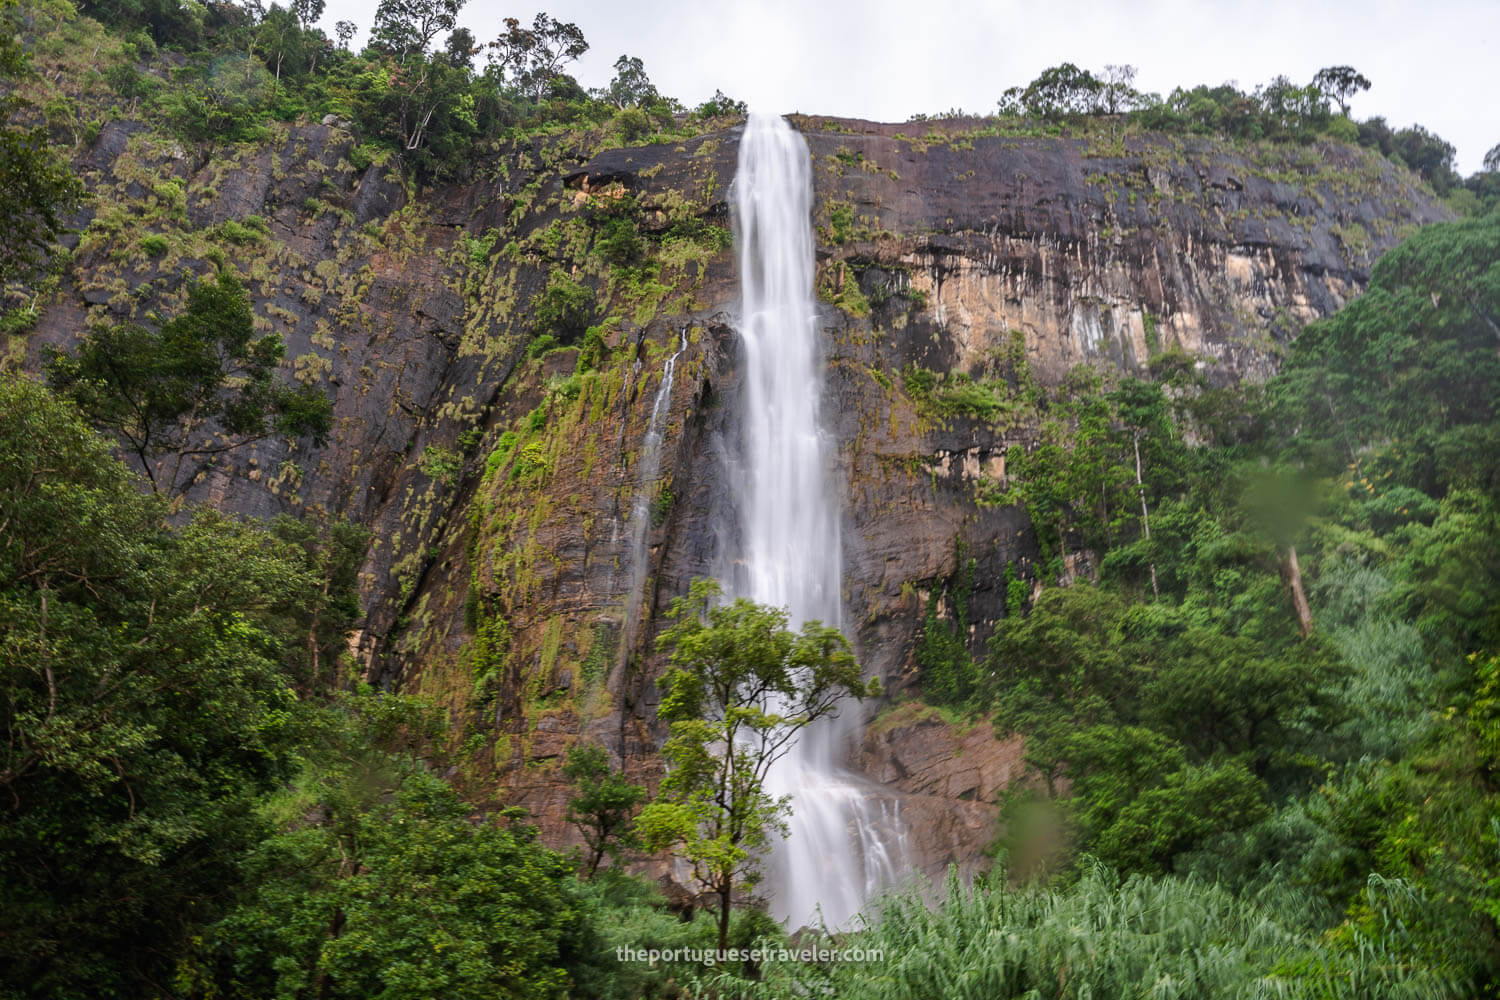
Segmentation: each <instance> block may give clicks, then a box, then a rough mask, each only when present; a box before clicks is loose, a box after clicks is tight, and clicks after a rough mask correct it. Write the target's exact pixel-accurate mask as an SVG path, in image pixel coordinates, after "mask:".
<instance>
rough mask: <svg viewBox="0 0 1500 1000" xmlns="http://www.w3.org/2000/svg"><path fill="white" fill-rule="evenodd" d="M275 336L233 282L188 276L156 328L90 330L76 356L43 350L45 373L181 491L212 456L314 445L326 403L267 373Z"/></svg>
mask: <svg viewBox="0 0 1500 1000" xmlns="http://www.w3.org/2000/svg"><path fill="white" fill-rule="evenodd" d="M281 357H282V345H281V338H280V337H279V336H276V335H275V334H267V335H266V336H264V337H260V338H255V327H254V321H253V317H252V314H251V311H250V302H249V299H248V298H247V297H246V295H245V292H244V289H243V288H242V287H241V286H240V283H239V281H238V280H237V279H236V278H235V277H234V276H233V275H232V274H229V273H228V272H220V273H219V275H218V276H217V277H216V278H215V279H214V280H213V281H194V282H193V283H192V284H191V285H190V286H189V287H188V301H187V306H186V308H185V309H184V310H183V312H182V313H180V314H179V315H177V316H175V317H173V318H171V319H169V320H167V321H166V322H163V323H161V324H160V325H159V326H158V327H157V328H156V329H152V328H150V327H146V326H141V325H137V324H134V323H122V324H118V325H115V326H110V327H103V328H100V329H96V330H95V332H94V333H92V334H91V335H89V336H88V337H86V338H85V339H84V340H83V342H82V343H81V344H80V345H79V347H78V352H77V353H76V354H72V355H69V354H64V353H61V352H57V351H53V352H52V353H51V354H50V356H49V358H48V360H47V377H48V379H49V381H50V382H51V383H52V384H53V386H54V387H56V388H57V389H59V390H60V391H62V392H64V393H66V394H67V395H68V396H70V397H71V398H72V399H73V400H74V401H75V402H76V403H77V404H78V406H79V408H80V409H81V410H82V412H83V413H84V415H85V416H86V417H87V418H88V420H89V422H90V423H92V424H93V425H94V426H95V427H98V428H100V429H101V430H106V431H108V432H110V433H111V434H114V435H116V436H118V437H119V438H120V440H121V442H122V443H123V445H124V447H125V449H126V451H127V452H128V453H129V454H130V455H131V456H132V457H133V458H134V459H135V460H136V462H137V463H138V464H139V466H140V469H141V471H142V472H144V473H145V475H146V477H147V479H148V480H149V481H150V483H151V486H152V488H153V489H154V490H155V491H157V492H158V493H160V494H162V495H163V496H168V497H171V496H177V495H179V494H181V493H184V492H186V491H187V490H188V489H190V488H191V487H192V485H193V484H194V483H195V482H196V481H197V479H198V477H199V476H201V475H202V474H203V473H204V472H206V471H207V470H209V469H210V468H212V467H213V464H214V462H215V460H216V459H217V458H218V456H220V455H222V454H224V453H225V452H227V451H230V450H232V449H234V448H238V447H240V446H242V445H245V444H248V443H249V442H251V441H255V440H259V439H261V438H264V437H267V436H269V435H271V434H281V435H285V436H288V437H299V436H302V435H309V436H311V437H312V438H313V440H314V441H315V442H316V443H318V444H320V445H321V444H322V443H323V441H324V439H325V438H326V437H327V434H328V432H329V430H330V429H331V428H332V405H331V404H330V403H329V400H328V397H327V396H325V395H324V394H323V393H322V392H321V391H320V390H318V389H317V388H316V387H315V386H300V387H298V388H295V389H294V388H292V387H291V386H289V385H287V384H286V383H285V382H283V381H281V380H280V379H279V378H278V377H277V371H276V369H277V363H278V362H279V361H280V360H281Z"/></svg>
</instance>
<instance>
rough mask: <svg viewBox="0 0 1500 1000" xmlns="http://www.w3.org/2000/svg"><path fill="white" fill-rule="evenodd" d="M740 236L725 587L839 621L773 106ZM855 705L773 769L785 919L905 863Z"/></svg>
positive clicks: (785, 166)
mask: <svg viewBox="0 0 1500 1000" xmlns="http://www.w3.org/2000/svg"><path fill="white" fill-rule="evenodd" d="M731 200H732V203H733V209H734V223H735V233H736V238H737V239H738V241H739V256H740V282H741V295H742V301H741V315H740V328H739V334H740V342H741V350H742V360H743V363H744V369H743V371H744V379H743V388H742V390H741V397H740V407H741V422H740V427H741V441H740V445H741V451H740V455H739V462H738V464H737V466H735V467H734V468H733V469H732V470H731V475H732V477H733V480H734V481H733V482H732V483H731V485H732V486H733V487H734V490H735V499H736V505H735V506H736V510H735V513H736V515H737V518H738V529H739V530H738V539H739V558H738V559H737V560H736V562H735V564H734V567H733V570H732V572H730V573H727V574H725V576H726V577H727V579H726V580H725V584H726V587H725V589H726V590H727V591H728V593H729V596H730V597H746V598H749V599H750V600H753V601H756V602H759V603H761V604H769V605H772V606H775V607H782V608H786V609H787V611H788V612H789V614H790V617H791V621H792V625H793V627H800V626H801V625H802V624H803V623H805V622H807V621H810V620H813V619H816V620H819V621H822V622H824V623H825V624H829V625H834V626H841V625H842V618H843V613H842V612H843V597H842V550H841V544H840V538H839V521H840V511H839V508H840V502H839V497H840V491H839V489H838V486H837V480H836V479H835V477H834V476H833V468H832V454H833V449H832V448H831V447H830V445H829V442H828V440H827V438H826V436H825V434H824V433H823V427H822V423H821V421H820V419H819V404H820V400H821V397H822V394H823V364H822V358H821V356H820V352H819V349H818V327H817V307H816V305H815V303H814V300H813V243H812V223H811V217H810V210H811V201H812V172H811V166H810V163H809V155H808V150H807V144H806V143H805V142H804V141H803V139H802V137H801V136H800V135H799V134H797V132H795V131H794V130H793V129H792V128H791V126H789V125H788V124H787V123H786V122H785V121H783V120H782V119H781V118H780V117H776V116H770V115H756V114H752V115H751V116H750V120H749V122H748V123H747V124H746V126H745V131H744V135H743V136H742V138H741V139H740V151H739V165H738V170H737V173H736V176H735V179H734V185H733V189H732V192H731ZM858 721H859V720H858V707H857V705H856V704H854V703H848V704H846V705H844V706H843V711H842V712H841V713H840V716H839V717H838V718H837V719H830V720H824V721H823V722H822V723H819V724H816V725H814V726H811V727H809V728H808V729H806V730H804V731H803V733H802V734H801V737H800V738H799V739H798V740H797V741H796V742H795V743H794V744H793V746H792V749H791V750H790V752H788V754H787V755H786V756H785V757H784V758H782V759H781V761H779V762H778V763H777V764H776V766H775V767H774V768H773V769H772V771H771V773H770V775H769V777H768V779H767V788H766V791H768V792H769V793H771V794H772V795H791V796H792V815H791V818H790V821H789V825H790V833H789V835H788V837H787V838H786V839H785V840H784V841H783V842H781V843H780V844H778V845H777V847H776V849H775V850H774V851H773V853H772V857H771V858H770V862H769V864H768V866H767V872H766V875H767V880H766V882H765V886H766V889H767V890H768V894H769V895H770V897H771V904H772V908H773V911H774V912H775V914H776V916H777V917H778V918H780V919H785V920H789V921H790V924H791V926H792V927H797V926H800V925H802V924H805V923H811V922H813V921H814V920H815V919H816V915H817V913H818V911H819V910H821V913H822V917H823V919H824V921H826V922H827V923H828V924H829V926H833V927H837V926H841V925H845V924H846V923H847V922H848V920H849V918H850V917H851V916H853V915H854V914H855V913H856V912H858V910H859V909H860V907H861V906H862V905H863V904H864V902H865V900H866V899H868V898H869V896H870V895H871V894H872V893H873V892H875V891H877V890H878V889H880V888H881V887H882V886H884V885H886V884H888V883H890V882H891V881H893V880H894V878H895V877H896V875H897V874H898V873H899V870H900V868H899V866H901V865H903V864H904V858H903V857H902V856H901V855H902V854H904V851H903V850H902V849H901V848H902V846H903V838H902V837H901V835H900V832H899V829H900V818H899V816H897V815H894V810H895V805H894V802H892V801H891V800H889V799H876V798H872V796H871V795H870V792H871V791H873V789H871V788H869V786H868V785H867V784H866V783H864V782H862V781H861V780H860V779H858V778H857V777H856V776H854V775H853V774H851V773H849V772H848V770H847V769H846V768H845V767H844V766H843V763H842V761H843V759H844V754H845V751H846V745H847V741H848V738H849V737H850V735H851V733H852V732H853V730H854V729H855V728H856V727H857V725H858Z"/></svg>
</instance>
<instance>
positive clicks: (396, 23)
mask: <svg viewBox="0 0 1500 1000" xmlns="http://www.w3.org/2000/svg"><path fill="white" fill-rule="evenodd" d="M464 2H465V0H380V4H379V6H377V7H376V8H375V28H374V30H373V31H372V32H371V41H372V42H373V43H374V44H375V45H376V46H378V47H380V48H383V49H385V50H386V51H388V52H390V53H391V54H392V55H394V56H395V57H396V59H397V61H399V62H401V63H405V62H406V59H407V57H408V56H411V55H425V54H426V52H427V50H428V48H429V47H430V46H431V45H432V41H433V39H435V38H437V36H438V35H441V34H442V33H443V32H445V31H452V30H453V27H454V25H455V24H457V23H458V12H459V11H460V10H462V9H463V6H464Z"/></svg>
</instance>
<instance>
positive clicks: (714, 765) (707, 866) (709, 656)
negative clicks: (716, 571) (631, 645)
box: [636, 580, 878, 949]
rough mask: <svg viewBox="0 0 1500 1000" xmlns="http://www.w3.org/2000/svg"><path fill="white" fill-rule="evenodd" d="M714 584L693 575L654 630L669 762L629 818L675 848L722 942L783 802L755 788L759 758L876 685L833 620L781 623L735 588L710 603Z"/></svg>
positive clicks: (651, 842) (780, 822) (763, 770)
mask: <svg viewBox="0 0 1500 1000" xmlns="http://www.w3.org/2000/svg"><path fill="white" fill-rule="evenodd" d="M719 594H720V591H719V587H718V585H717V584H715V583H713V582H712V581H709V580H696V581H694V582H693V585H692V586H691V587H690V588H689V590H688V594H687V596H686V597H680V598H678V599H677V600H675V601H673V602H672V608H671V611H670V612H668V617H669V618H670V619H671V620H672V621H673V625H672V626H671V627H670V628H668V629H667V630H666V631H665V632H663V633H662V635H661V637H660V638H659V639H658V640H657V648H658V649H660V650H664V651H665V650H670V651H671V653H670V657H669V663H670V664H671V669H670V670H669V671H668V672H667V674H666V676H665V677H663V678H662V680H661V682H660V684H661V687H662V689H663V691H664V694H663V696H662V701H661V706H660V707H659V708H658V709H657V716H658V718H660V719H661V720H662V721H664V722H666V723H668V724H669V726H670V736H669V737H668V739H667V742H666V744H665V745H663V747H662V756H663V757H664V758H665V759H666V760H667V762H668V764H669V765H670V767H671V770H670V771H669V772H668V774H667V776H666V777H665V778H664V779H662V783H661V788H660V790H659V793H658V796H657V799H656V801H654V802H652V803H651V804H650V805H648V806H646V808H645V809H643V810H642V811H641V815H640V817H639V818H638V819H637V821H636V826H637V828H638V829H639V830H640V831H641V833H642V836H643V838H644V840H645V843H646V846H647V847H648V848H650V849H652V850H662V849H665V848H671V847H678V848H679V849H680V851H681V854H682V856H683V857H684V858H685V859H686V860H687V861H688V862H689V863H690V864H691V865H692V866H693V872H694V875H695V877H696V878H697V879H698V880H699V882H700V883H701V884H702V885H703V886H704V887H705V888H706V889H707V890H708V891H709V892H711V893H713V894H714V895H716V896H717V897H718V910H719V912H718V925H719V947H720V948H721V949H723V948H725V947H727V945H728V940H729V914H730V905H731V903H732V902H733V899H734V891H735V889H736V888H740V887H744V886H750V885H754V884H755V881H756V879H757V868H758V864H759V856H760V854H761V853H762V852H763V851H765V850H766V848H767V847H768V846H769V844H770V837H771V834H772V833H773V832H784V830H785V822H784V817H785V816H786V814H787V813H788V811H789V809H790V806H789V804H788V802H787V801H786V800H785V799H776V798H773V797H772V796H771V795H769V794H768V793H767V792H766V791H765V780H766V775H767V773H768V772H769V771H770V769H771V766H772V765H773V764H775V762H776V761H778V760H780V759H781V757H782V756H784V755H785V754H786V753H787V751H788V750H789V749H790V748H791V745H792V741H793V740H795V739H797V737H798V735H799V734H800V733H801V731H802V730H803V729H805V728H806V727H807V726H809V725H811V724H812V723H814V722H816V721H817V720H819V719H822V718H825V717H828V716H832V715H833V714H835V713H836V712H837V711H838V708H839V703H840V702H841V701H842V700H843V699H844V698H845V697H846V696H847V697H853V698H863V697H867V696H872V695H874V694H876V693H877V691H878V687H877V685H876V683H875V682H874V681H871V682H869V683H866V682H864V681H863V680H862V679H861V678H860V669H859V664H858V663H856V662H855V660H854V655H853V654H852V653H851V652H850V650H849V642H848V640H847V639H845V638H844V637H843V635H842V634H840V632H839V631H838V629H835V628H832V627H830V626H827V625H824V624H822V623H821V622H816V621H813V622H808V623H807V624H805V625H804V626H803V627H802V630H801V631H800V632H793V631H791V630H790V629H789V628H788V627H787V613H786V612H785V611H782V610H779V609H776V608H767V607H762V606H760V605H757V604H754V603H752V602H750V601H747V600H744V599H743V598H741V599H738V600H736V601H734V602H733V603H730V604H719V603H716V600H717V598H718V597H719Z"/></svg>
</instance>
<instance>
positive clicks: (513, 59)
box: [490, 13, 589, 101]
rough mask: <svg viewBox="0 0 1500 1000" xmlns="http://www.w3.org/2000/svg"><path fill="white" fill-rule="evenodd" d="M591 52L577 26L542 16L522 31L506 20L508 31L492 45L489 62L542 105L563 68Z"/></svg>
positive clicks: (544, 14) (515, 21)
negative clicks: (542, 100)
mask: <svg viewBox="0 0 1500 1000" xmlns="http://www.w3.org/2000/svg"><path fill="white" fill-rule="evenodd" d="M588 50H589V43H588V42H586V41H584V38H583V32H582V31H580V30H579V28H578V25H576V24H572V23H565V22H562V21H559V20H557V19H556V18H554V17H552V16H551V15H550V14H546V13H541V14H538V15H537V16H536V18H535V19H534V20H533V21H532V23H531V27H530V28H529V29H528V28H523V27H521V22H520V21H519V20H517V19H516V18H514V17H507V18H506V19H505V31H504V33H502V34H501V35H500V37H499V38H497V39H495V40H494V41H493V42H491V43H490V53H491V55H490V58H491V61H492V63H493V64H495V65H497V66H499V67H500V70H501V72H502V73H505V74H507V75H508V76H509V77H510V79H511V82H512V83H514V84H515V85H516V87H517V89H519V90H520V91H521V93H523V94H525V95H526V96H527V97H529V98H531V99H532V100H533V101H540V100H541V99H542V98H543V97H545V96H546V95H547V91H548V88H549V87H551V85H552V82H553V78H554V77H557V76H559V75H560V74H561V73H562V68H563V67H564V66H566V65H567V64H568V63H570V62H574V61H576V60H577V59H578V58H579V57H580V56H582V55H583V54H584V53H585V52H587V51H588Z"/></svg>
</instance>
